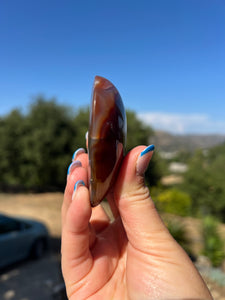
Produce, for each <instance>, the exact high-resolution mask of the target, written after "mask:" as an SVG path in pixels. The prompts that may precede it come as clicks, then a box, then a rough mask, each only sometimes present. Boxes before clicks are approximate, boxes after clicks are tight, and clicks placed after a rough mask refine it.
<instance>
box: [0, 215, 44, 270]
mask: <svg viewBox="0 0 225 300" xmlns="http://www.w3.org/2000/svg"><path fill="white" fill-rule="evenodd" d="M47 246H48V231H47V228H46V227H45V226H44V225H43V224H42V223H40V222H37V221H33V220H27V219H19V218H12V217H9V216H5V215H2V214H0V269H1V268H3V267H5V266H7V265H10V264H12V263H14V262H17V261H20V260H23V259H25V258H27V257H29V256H32V257H34V258H39V257H41V256H42V255H43V254H44V252H45V250H46V249H47Z"/></svg>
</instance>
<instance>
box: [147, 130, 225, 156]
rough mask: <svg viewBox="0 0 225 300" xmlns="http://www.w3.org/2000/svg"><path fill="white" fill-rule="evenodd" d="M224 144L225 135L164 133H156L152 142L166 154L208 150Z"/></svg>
mask: <svg viewBox="0 0 225 300" xmlns="http://www.w3.org/2000/svg"><path fill="white" fill-rule="evenodd" d="M224 142H225V135H192V134H189V135H173V134H170V133H168V132H164V131H155V135H154V136H153V137H151V140H150V143H152V144H155V145H156V146H157V149H158V150H160V151H166V152H172V151H177V150H188V151H194V150H196V149H198V148H201V149H207V148H211V147H213V146H216V145H219V144H222V143H224Z"/></svg>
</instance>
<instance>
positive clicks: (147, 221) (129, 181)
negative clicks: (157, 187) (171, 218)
mask: <svg viewBox="0 0 225 300" xmlns="http://www.w3.org/2000/svg"><path fill="white" fill-rule="evenodd" d="M153 150H154V146H153V145H150V146H148V147H145V146H138V147H136V148H134V149H133V150H131V151H130V152H129V153H128V154H127V155H126V157H125V158H124V161H123V163H122V166H121V169H120V173H119V176H118V179H117V182H116V185H115V201H116V204H117V206H118V209H119V213H120V216H121V219H122V222H123V225H124V228H125V231H126V233H127V238H128V240H129V241H130V242H131V243H132V244H133V246H134V247H136V248H140V249H141V250H144V249H145V247H147V246H148V245H149V244H148V243H146V240H148V241H149V240H150V241H151V242H153V241H154V240H155V241H156V242H157V243H158V242H159V240H161V241H162V238H163V239H164V238H168V236H169V234H168V230H167V229H166V227H165V225H164V223H163V221H162V220H161V218H160V216H159V214H158V212H157V210H156V208H155V205H154V203H153V201H152V199H151V197H150V194H149V189H148V187H146V186H145V184H144V172H145V171H146V169H147V167H148V164H149V162H150V160H151V158H152V155H153Z"/></svg>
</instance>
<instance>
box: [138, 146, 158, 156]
mask: <svg viewBox="0 0 225 300" xmlns="http://www.w3.org/2000/svg"><path fill="white" fill-rule="evenodd" d="M154 149H155V146H154V145H150V146H148V147H146V148H145V150H143V151H142V152H141V154H140V156H144V155H145V154H147V153H149V152H151V151H153V150H154Z"/></svg>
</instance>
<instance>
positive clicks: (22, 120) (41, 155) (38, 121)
mask: <svg viewBox="0 0 225 300" xmlns="http://www.w3.org/2000/svg"><path fill="white" fill-rule="evenodd" d="M127 120H128V137H127V148H126V149H127V151H128V150H130V149H131V148H133V147H134V146H136V145H140V144H144V145H148V143H149V137H150V136H151V134H152V129H151V128H149V127H147V126H146V125H144V124H143V123H142V122H141V121H140V120H138V119H137V117H136V115H135V113H134V112H131V111H128V112H127ZM88 126H89V109H88V108H80V109H79V110H78V111H76V112H75V111H74V110H73V109H71V107H67V106H64V105H59V104H57V101H56V99H50V100H47V99H45V98H43V97H37V98H36V100H35V101H34V102H33V103H32V104H31V106H30V107H29V109H28V112H27V114H25V115H23V114H21V113H20V111H18V110H14V111H12V112H11V113H10V114H9V115H7V116H5V117H2V118H1V119H0V140H1V143H0V179H1V187H2V188H3V187H4V186H8V187H11V188H13V189H14V188H18V187H20V188H23V189H28V190H33V189H35V190H39V191H46V190H49V189H52V190H55V189H61V190H63V188H64V185H65V180H66V171H67V167H68V165H69V164H70V162H71V157H72V154H73V152H74V151H75V150H76V149H77V148H80V147H84V148H85V147H86V143H85V133H86V132H87V131H88ZM157 165H158V163H156V161H155V162H154V159H153V162H152V163H151V173H150V174H149V176H150V178H151V182H153V183H154V182H156V181H157V180H158V178H159V177H160V172H159V168H157ZM147 172H148V171H147Z"/></svg>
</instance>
